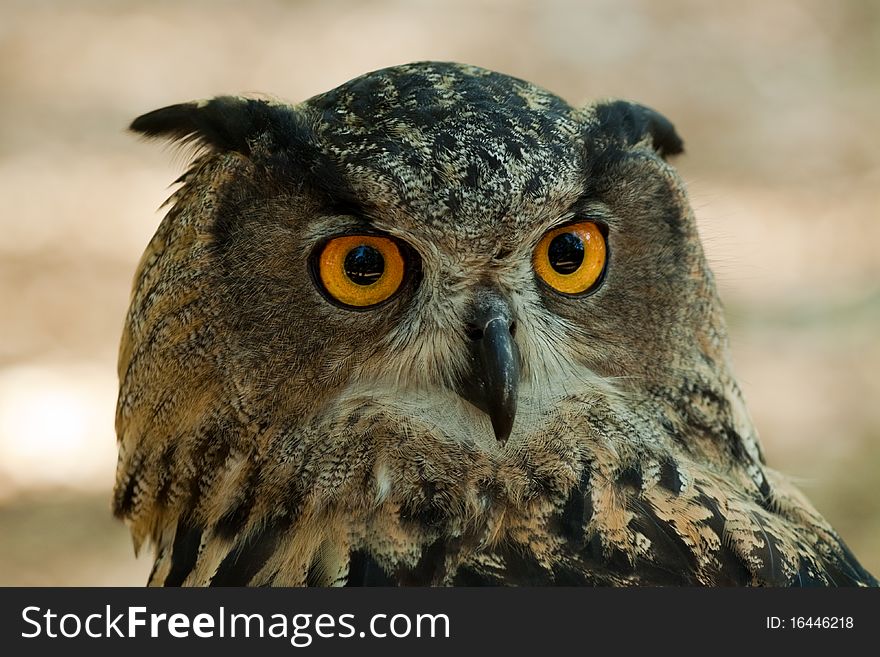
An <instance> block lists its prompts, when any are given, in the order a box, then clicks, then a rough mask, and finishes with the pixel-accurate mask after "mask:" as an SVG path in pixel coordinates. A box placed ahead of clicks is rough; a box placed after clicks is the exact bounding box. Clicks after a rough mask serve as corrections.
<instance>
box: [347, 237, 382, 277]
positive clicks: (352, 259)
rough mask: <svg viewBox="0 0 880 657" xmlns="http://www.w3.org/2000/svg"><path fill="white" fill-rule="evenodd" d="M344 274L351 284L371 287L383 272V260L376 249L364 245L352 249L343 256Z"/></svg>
mask: <svg viewBox="0 0 880 657" xmlns="http://www.w3.org/2000/svg"><path fill="white" fill-rule="evenodd" d="M344 267H345V274H346V276H348V277H349V278H350V279H351V282H352V283H357V284H358V285H372V284H373V283H375V282H376V281H378V280H379V277H380V276H382V272H384V271H385V258H383V257H382V254H381V253H379V251H378V250H377V249H374V248H373V247H372V246H367V245H366V244H361V245H360V246H356V247H354V248H353V249H352V250H351V251H349V252H348V255H346V256H345V265H344Z"/></svg>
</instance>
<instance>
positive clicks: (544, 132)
mask: <svg viewBox="0 0 880 657" xmlns="http://www.w3.org/2000/svg"><path fill="white" fill-rule="evenodd" d="M132 127H133V129H134V130H136V131H138V132H141V133H143V134H146V135H148V136H153V137H162V138H169V139H176V140H184V141H192V142H193V143H194V144H195V145H196V146H197V147H199V153H200V154H199V157H198V158H197V159H196V160H195V162H194V163H193V165H192V167H191V168H190V170H189V171H188V172H187V173H186V174H185V175H184V176H183V178H182V179H181V182H182V183H183V184H182V186H181V187H180V189H179V190H178V191H177V192H176V193H175V194H174V196H173V197H172V206H171V209H170V211H169V212H168V215H167V216H166V217H165V219H164V220H163V222H162V224H161V226H160V227H159V229H158V231H157V233H156V235H155V237H154V238H153V240H152V241H151V243H150V245H149V246H148V248H147V250H146V253H145V254H144V256H143V259H142V261H141V263H140V265H139V267H138V272H137V275H136V280H135V285H134V292H133V295H132V302H131V308H130V311H129V314H128V318H127V321H126V326H125V330H124V333H123V338H122V345H121V350H120V359H119V376H120V395H119V405H118V412H117V432H118V438H119V466H118V471H117V486H116V492H115V500H114V508H115V512H116V514H117V516H119V517H120V518H123V519H125V521H126V522H127V523H128V525H129V527H130V528H131V531H132V534H133V536H134V540H135V544H136V546H138V547H139V546H140V545H141V544H142V543H144V542H145V541H146V542H149V543H151V544H152V545H153V546H154V547H155V567H154V569H153V572H152V574H151V576H150V583H151V584H154V585H163V584H164V585H181V584H183V585H208V584H212V585H224V584H250V585H259V584H275V585H341V584H348V585H364V584H366V585H370V584H380V585H381V584H402V585H483V584H490V585H494V584H509V585H529V584H585V585H594V584H595V585H632V584H636V585H639V584H641V585H657V584H661V585H662V584H673V585H679V584H702V585H729V584H732V585H772V586H785V585H804V586H806V585H876V581H875V580H874V579H873V578H872V577H871V575H869V574H868V573H867V572H866V571H865V570H864V569H863V568H862V567H861V566H860V565H859V564H858V562H857V561H856V559H855V557H853V555H852V554H851V553H850V552H849V551H848V550H847V548H846V546H845V545H844V543H843V542H842V541H841V540H840V538H839V537H838V536H837V535H836V534H835V532H834V531H833V530H832V529H831V528H830V527H829V525H828V523H827V522H826V521H825V520H824V519H823V518H821V517H820V516H819V514H818V513H817V512H816V511H815V510H814V509H813V507H812V506H811V505H810V504H809V502H807V501H806V500H805V499H804V498H803V496H802V495H801V494H800V493H799V492H798V491H797V490H796V489H795V488H794V487H793V486H792V484H790V483H789V482H788V481H787V480H786V479H785V478H784V477H782V476H781V475H779V474H777V473H776V472H774V471H772V470H770V469H769V468H768V467H767V466H766V465H765V463H764V460H763V457H762V455H761V452H760V448H759V444H758V437H757V433H756V430H755V428H754V426H753V425H752V422H751V420H750V419H749V416H748V413H747V410H746V407H745V404H744V402H743V399H742V395H741V393H740V391H739V388H738V387H737V384H736V381H735V379H734V377H733V374H732V372H731V368H730V363H729V355H728V345H727V334H726V329H725V325H724V319H723V315H722V311H721V306H720V303H719V301H718V298H717V294H716V291H715V286H714V282H713V278H712V275H711V273H710V271H709V269H708V267H707V265H706V262H705V259H704V257H703V253H702V249H701V247H700V242H699V239H698V236H697V232H696V227H695V223H694V218H693V215H692V212H691V209H690V206H689V204H688V201H687V198H686V195H685V190H684V186H683V184H682V182H681V180H680V179H679V177H678V175H677V174H676V172H675V171H674V169H673V168H671V167H670V166H669V165H668V164H667V163H666V161H665V159H664V158H665V157H666V156H668V155H674V154H676V153H677V152H679V151H680V150H681V143H680V140H679V139H678V137H677V135H676V134H675V131H674V129H673V127H672V125H671V124H670V123H669V122H668V121H666V119H664V118H663V117H662V116H660V115H659V114H657V113H655V112H653V111H652V110H649V109H647V108H644V107H642V106H639V105H635V104H632V103H626V102H622V101H607V102H601V103H596V104H593V105H589V106H586V107H583V108H577V107H571V106H570V105H568V104H567V103H566V102H564V101H563V100H561V99H560V98H558V97H556V96H554V95H552V94H550V93H548V92H546V91H544V90H542V89H539V88H537V87H535V86H534V85H531V84H529V83H526V82H524V81H521V80H517V79H514V78H510V77H508V76H505V75H501V74H498V73H492V72H489V71H486V70H483V69H479V68H475V67H469V66H462V65H456V64H441V63H420V64H411V65H407V66H399V67H394V68H390V69H385V70H382V71H377V72H373V73H369V74H367V75H365V76H362V77H360V78H357V79H355V80H352V81H350V82H348V83H346V84H344V85H342V86H341V87H339V88H337V89H334V90H332V91H330V92H328V93H326V94H322V95H320V96H317V97H315V98H312V99H310V100H307V101H305V102H303V103H301V104H299V105H294V106H288V105H285V104H283V103H280V102H277V101H264V100H257V99H245V98H220V99H215V100H212V101H208V102H202V103H191V104H187V105H178V106H173V107H170V108H165V109H162V110H157V111H156V112H153V113H151V114H147V115H145V116H143V117H141V118H139V119H138V120H136V121H135V123H134V124H133V126H132ZM578 217H586V218H589V219H590V220H593V221H597V222H601V224H602V225H604V226H605V227H607V241H608V249H609V259H608V263H607V266H606V273H605V277H604V279H603V280H602V282H601V285H600V286H599V287H598V289H596V291H595V292H593V293H591V294H589V295H587V296H580V297H571V296H565V295H561V294H557V293H554V292H553V291H552V290H550V289H548V288H547V287H546V286H544V285H542V284H541V283H540V282H539V281H538V280H537V279H536V276H535V273H534V271H533V270H532V261H531V253H532V250H533V249H534V248H535V245H536V243H537V242H538V240H539V239H540V238H541V236H542V235H543V234H544V233H545V232H546V231H547V230H549V229H551V228H553V227H555V226H558V225H560V224H562V223H564V222H566V221H570V220H572V219H573V218H578ZM365 230H368V231H371V232H378V233H382V234H388V235H390V236H393V237H395V238H396V239H398V240H400V241H402V242H404V243H406V244H408V245H409V246H410V247H411V248H412V251H413V252H414V253H415V254H417V261H414V262H411V263H410V265H411V270H412V271H411V272H410V275H409V276H408V277H407V280H406V283H405V285H404V287H403V289H402V291H401V292H400V293H398V294H397V295H395V296H394V297H392V298H391V299H390V300H389V301H387V302H385V303H383V304H381V305H379V306H377V307H375V308H369V309H367V310H358V311H355V310H351V309H346V308H340V307H339V306H337V305H334V304H332V303H329V302H328V300H327V299H326V298H325V297H324V296H323V295H322V294H321V292H320V291H319V290H318V289H317V286H316V284H315V280H314V276H313V275H312V273H311V270H310V266H311V265H310V262H311V259H312V258H313V254H314V251H315V248H316V245H317V244H319V243H321V241H322V240H325V239H326V238H328V237H329V236H331V235H337V234H340V233H345V232H350V231H365ZM486 298H491V299H498V300H501V301H500V302H503V303H504V304H506V307H508V308H509V311H510V314H511V317H512V318H513V320H514V321H515V324H516V333H515V338H514V339H515V343H516V347H517V349H518V353H519V368H520V369H519V377H520V379H519V407H518V410H517V413H516V418H515V422H514V425H513V429H512V433H511V434H510V438H509V440H507V442H506V443H501V442H499V441H498V440H496V439H495V436H494V435H493V427H492V425H491V424H490V421H489V418H488V417H487V415H486V414H485V413H483V412H482V411H480V410H478V409H477V408H475V407H474V406H473V405H472V404H470V403H469V402H467V401H465V399H463V397H462V396H461V395H460V394H458V393H457V392H456V385H457V382H460V381H461V380H462V378H463V377H466V376H467V375H468V372H469V369H468V368H469V367H471V364H470V362H469V360H468V351H467V342H468V339H469V338H468V337H467V335H466V331H465V326H466V325H467V323H468V321H469V317H470V313H471V312H472V309H473V307H474V304H477V303H480V300H481V299H486Z"/></svg>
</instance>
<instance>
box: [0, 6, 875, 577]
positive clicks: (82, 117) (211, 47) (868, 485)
mask: <svg viewBox="0 0 880 657" xmlns="http://www.w3.org/2000/svg"><path fill="white" fill-rule="evenodd" d="M422 59H440V60H457V61H466V62H470V63H473V64H478V65H481V66H485V67H488V68H493V69H497V70H500V71H503V72H506V73H510V74H514V75H516V76H519V77H523V78H526V79H529V80H531V81H533V82H536V83H538V84H541V85H542V86H545V87H547V88H549V89H551V90H553V91H555V92H557V93H559V94H560V95H562V96H563V97H565V98H567V99H568V100H570V101H572V102H583V101H586V100H589V99H592V98H597V97H606V96H620V97H626V98H631V99H635V100H638V101H640V102H643V103H646V104H648V105H651V106H653V107H655V108H657V109H659V110H660V111H661V112H663V113H664V114H666V115H667V116H668V117H670V118H671V119H672V120H673V122H675V124H676V125H677V127H678V128H679V131H680V133H681V134H682V135H683V136H684V139H685V141H686V145H687V154H686V156H685V157H683V158H681V159H680V160H679V161H678V166H679V167H680V169H681V171H682V172H683V174H684V177H685V179H686V180H687V182H688V185H689V188H690V193H691V196H692V200H693V203H694V206H695V208H696V211H697V215H698V217H699V219H700V226H701V231H702V234H703V237H704V240H705V243H706V248H707V251H708V254H709V257H710V260H711V262H712V263H713V266H714V269H715V271H716V274H717V277H718V281H719V284H720V287H721V292H722V295H723V297H724V299H725V301H726V304H727V309H728V315H729V320H730V325H731V333H732V340H733V350H734V361H735V364H736V366H737V370H738V373H739V376H740V378H741V382H742V384H743V387H744V389H745V393H746V396H747V399H748V401H749V403H750V407H751V410H752V414H753V415H754V417H755V419H756V421H757V424H758V427H759V428H760V430H761V432H762V436H763V441H764V446H765V450H766V453H767V457H768V460H769V462H770V464H771V465H772V466H774V467H776V468H778V469H781V470H784V471H786V472H788V473H790V474H792V475H794V476H796V477H797V478H798V480H799V481H800V483H801V486H802V487H803V489H804V490H805V491H806V493H807V494H808V496H809V497H810V498H811V499H812V500H813V502H814V503H815V504H816V506H817V507H818V508H819V509H820V510H821V511H822V512H823V513H824V514H825V515H826V516H827V517H828V518H829V519H830V521H831V522H832V524H834V525H835V526H836V527H837V529H838V530H839V531H840V533H841V534H842V535H843V536H844V537H845V539H846V540H847V542H848V543H849V544H850V546H851V547H852V549H853V550H854V552H855V553H856V554H857V555H858V556H859V558H860V559H861V560H862V562H863V563H864V564H865V565H866V566H867V567H868V568H869V569H870V570H872V571H873V572H874V573H875V574H878V575H880V494H878V493H880V490H878V470H880V373H878V372H880V340H878V336H880V276H878V272H880V256H878V251H880V221H878V219H880V216H878V215H880V130H878V124H877V119H878V107H880V73H878V71H880V2H871V1H867V0H865V1H862V0H852V1H849V2H846V1H841V2H824V1H821V0H816V1H800V0H798V1H794V0H789V1H786V0H777V1H775V2H772V3H767V2H763V1H753V0H749V1H741V2H736V3H707V2H695V1H694V2H688V1H684V0H665V1H664V2H651V1H649V0H642V1H639V0H626V1H622V0H606V1H599V2H574V1H564V0H552V1H545V2H527V1H525V0H517V1H510V0H508V1H503V0H453V1H445V2H440V1H438V2H430V1H428V0H421V1H408V2H405V1H403V0H399V1H394V0H375V1H356V0H349V1H340V2H328V1H325V2H318V1H312V2H309V1H299V2H296V1H289V2H282V1H280V0H279V1H276V2H248V3H244V2H242V3H232V2H224V1H217V0H215V1H207V0H205V1H202V2H186V3H184V2H157V1H151V2H133V1H130V2H123V1H118V2H98V1H94V2H72V1H69V0H67V1H63V0H55V1H52V0H40V1H38V0H21V1H10V0H0V201H2V211H0V227H2V229H0V301H2V305H0V584H5V585H12V584H16V585H24V584H33V585H50V584H62V585H71V584H86V585H100V584H110V585H124V584H134V585H139V584H142V583H143V582H144V581H145V578H146V575H147V572H148V570H149V566H150V564H149V559H148V558H144V557H142V558H141V559H140V560H135V558H134V556H133V553H132V548H131V544H130V541H129V539H128V533H127V530H126V529H125V528H124V527H123V526H122V524H120V523H117V522H116V521H114V520H113V519H112V518H111V516H110V510H109V499H110V489H111V487H112V481H113V476H114V465H115V458H116V445H115V436H114V433H113V416H114V406H115V401H116V400H115V395H116V373H115V367H116V363H115V361H116V349H117V343H118V336H119V333H120V330H121V326H122V320H123V315H124V313H125V310H126V306H127V302H128V293H129V286H130V281H131V277H132V274H133V271H134V267H135V264H136V262H137V260H138V257H139V256H140V254H141V252H142V250H143V248H144V246H145V245H146V243H147V241H148V239H149V238H150V236H151V235H152V233H153V231H154V230H155V228H156V226H157V225H158V222H159V220H160V218H161V217H160V214H159V213H157V211H156V209H157V208H158V206H159V205H160V204H161V203H162V202H163V201H164V200H165V198H166V197H167V196H168V194H169V184H170V183H171V181H172V180H174V179H175V178H176V177H177V176H178V175H179V174H180V173H181V172H182V170H183V168H184V166H185V162H183V161H181V159H180V157H179V156H177V157H175V156H174V154H173V152H171V151H168V150H167V149H165V150H163V149H162V148H160V147H157V146H155V145H147V144H144V143H140V142H138V140H136V139H135V138H133V137H132V136H130V135H128V134H126V132H125V126H126V125H127V124H128V122H129V121H130V120H131V119H132V118H133V117H135V116H137V115H139V114H141V113H143V112H146V111H148V110H152V109H155V108H157V107H160V106H163V105H166V104H170V103H174V102H179V101H185V100H190V99H195V98H202V97H208V96H212V95H215V94H220V93H230V92H233V93H234V92H266V93H271V94H273V95H277V96H280V97H283V98H286V99H289V100H291V101H297V100H301V99H304V98H306V97H308V96H311V95H313V94H316V93H319V92H321V91H324V90H326V89H329V88H331V87H333V86H336V85H337V84H340V83H342V82H344V81H345V80H348V79H349V78H351V77H354V76H356V75H359V74H361V73H364V72H366V71H368V70H371V69H376V68H380V67H383V66H388V65H392V64H397V63H402V62H406V61H413V60H422Z"/></svg>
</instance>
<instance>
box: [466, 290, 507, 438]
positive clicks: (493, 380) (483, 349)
mask: <svg viewBox="0 0 880 657" xmlns="http://www.w3.org/2000/svg"><path fill="white" fill-rule="evenodd" d="M514 330H515V325H514V324H513V322H511V319H510V311H509V309H508V308H507V304H506V303H505V302H504V301H503V300H502V299H501V298H500V297H498V296H497V295H494V294H491V295H483V296H482V297H479V298H478V301H477V303H476V304H475V308H474V312H473V318H472V321H471V322H470V323H469V324H468V327H467V330H466V333H467V335H468V339H469V340H470V355H471V367H470V372H469V373H468V374H467V375H466V377H465V380H463V381H461V382H460V383H459V385H458V386H457V392H458V394H459V395H461V396H462V397H463V398H464V399H466V400H467V401H469V402H470V403H471V404H473V405H474V406H476V407H477V408H479V409H480V410H481V411H483V412H484V413H486V414H487V415H488V416H489V419H490V420H491V421H492V429H493V430H494V432H495V438H496V439H497V440H498V441H499V442H500V443H502V444H503V443H504V442H505V441H506V440H507V439H508V438H509V437H510V432H511V430H512V429H513V420H514V418H515V417H516V398H517V390H518V384H519V351H518V350H517V347H516V342H515V341H514V339H513V334H514Z"/></svg>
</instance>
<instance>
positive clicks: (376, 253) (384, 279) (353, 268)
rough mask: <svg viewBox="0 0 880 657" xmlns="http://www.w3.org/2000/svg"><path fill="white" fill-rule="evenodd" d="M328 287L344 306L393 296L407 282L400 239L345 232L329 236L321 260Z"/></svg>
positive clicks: (321, 274)
mask: <svg viewBox="0 0 880 657" xmlns="http://www.w3.org/2000/svg"><path fill="white" fill-rule="evenodd" d="M317 269H318V272H317V273H318V278H319V279H320V282H321V285H322V286H323V287H324V290H325V291H326V292H327V294H329V295H330V296H331V297H332V298H333V299H334V300H336V301H338V302H339V303H341V304H342V305H344V306H353V307H356V308H365V307H367V306H375V305H376V304H378V303H382V302H383V301H385V300H386V299H388V298H390V297H391V295H393V294H394V293H395V292H397V290H398V289H399V288H400V285H401V283H402V282H403V274H404V259H403V255H402V254H401V252H400V247H398V245H397V243H396V242H395V241H394V240H392V239H390V238H388V237H382V236H379V235H344V236H341V237H334V238H333V239H331V240H329V241H328V242H327V243H326V244H325V245H324V247H323V249H321V252H320V255H319V256H318V262H317Z"/></svg>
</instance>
